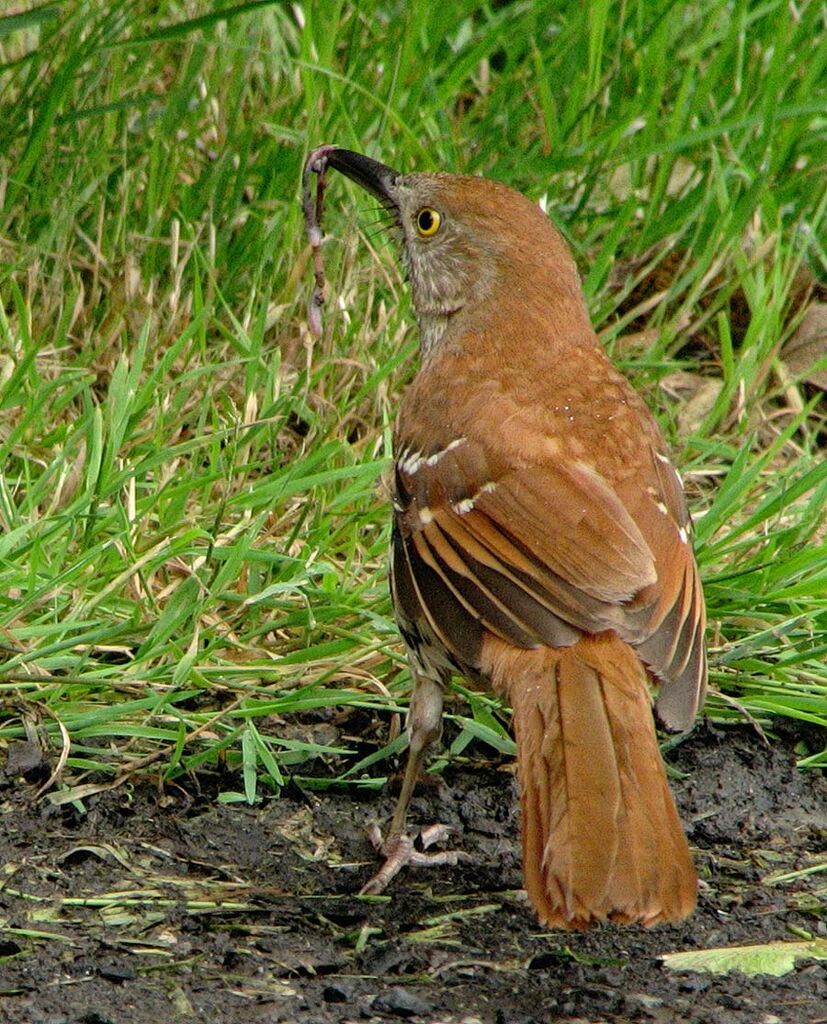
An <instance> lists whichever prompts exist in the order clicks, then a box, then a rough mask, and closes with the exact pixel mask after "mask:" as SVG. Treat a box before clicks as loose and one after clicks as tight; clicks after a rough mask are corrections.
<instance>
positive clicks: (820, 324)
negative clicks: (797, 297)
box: [781, 302, 827, 391]
mask: <svg viewBox="0 0 827 1024" xmlns="http://www.w3.org/2000/svg"><path fill="white" fill-rule="evenodd" d="M781 358H782V359H783V360H784V362H785V363H786V364H787V368H788V369H789V371H790V373H791V374H792V375H793V376H794V377H800V378H801V379H802V380H805V381H807V383H808V384H814V385H815V386H816V387H817V388H821V389H822V390H823V391H827V303H825V302H815V303H813V305H812V306H810V307H809V308H808V309H807V312H806V313H805V314H804V318H803V319H802V321H801V323H800V324H799V325H798V328H797V330H796V332H795V334H793V335H792V337H791V338H789V339H788V340H787V342H786V344H785V345H784V347H783V348H782V350H781ZM817 364H818V366H817Z"/></svg>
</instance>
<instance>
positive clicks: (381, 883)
mask: <svg viewBox="0 0 827 1024" xmlns="http://www.w3.org/2000/svg"><path fill="white" fill-rule="evenodd" d="M450 831H451V829H450V828H449V827H448V826H447V825H429V826H428V827H427V828H424V829H422V831H421V832H420V833H419V841H420V843H421V845H422V849H421V850H417V849H416V848H415V846H414V840H413V839H412V838H411V836H409V835H407V834H405V833H403V834H402V835H399V836H391V837H390V838H389V839H388V841H387V842H385V840H384V839H383V837H382V832H381V830H380V829H379V826H378V825H377V824H376V822H373V823H372V824H371V826H370V828H369V830H368V836H369V838H370V841H371V843H372V845H373V848H374V849H375V850H376V851H377V853H381V854H382V856H383V857H384V858H385V863H384V864H383V865H382V867H381V868H379V870H378V871H377V872H376V874H375V875H374V876H373V877H372V878H370V879H369V880H368V881H367V882H366V883H365V884H364V885H363V886H362V888H361V889H360V890H359V895H360V896H376V895H378V894H379V893H380V892H384V890H385V888H386V887H387V885H388V883H389V882H390V881H391V879H393V878H394V877H395V876H396V875H398V874H399V872H400V871H401V870H402V868H404V867H405V866H406V865H407V864H410V865H411V867H441V866H442V865H443V864H449V865H453V864H458V863H459V861H461V860H471V857H470V856H469V854H467V853H463V852H462V850H434V851H433V852H432V853H428V852H427V850H428V847H429V846H433V845H434V843H440V842H442V841H443V840H445V839H446V838H447V837H448V835H449V833H450Z"/></svg>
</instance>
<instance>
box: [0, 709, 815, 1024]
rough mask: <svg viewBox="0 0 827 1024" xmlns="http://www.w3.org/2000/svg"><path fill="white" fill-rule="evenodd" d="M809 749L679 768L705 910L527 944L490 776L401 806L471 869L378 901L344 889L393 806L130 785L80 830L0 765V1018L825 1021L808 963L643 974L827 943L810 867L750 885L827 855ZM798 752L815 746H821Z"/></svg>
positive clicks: (717, 736) (720, 740) (514, 840)
mask: <svg viewBox="0 0 827 1024" xmlns="http://www.w3.org/2000/svg"><path fill="white" fill-rule="evenodd" d="M804 739H805V740H806V737H804ZM801 741H802V735H801V733H800V732H799V733H794V732H793V731H792V730H791V728H790V727H789V726H781V727H780V733H779V734H777V735H776V737H775V739H774V742H773V744H772V746H771V747H767V746H765V745H764V743H763V742H762V741H761V739H760V738H759V737H758V736H757V735H756V733H755V732H754V731H753V730H751V729H750V728H748V727H745V726H744V727H741V726H739V727H734V728H729V729H726V730H724V729H721V728H713V727H710V726H709V725H702V726H701V727H699V728H698V729H697V730H696V732H695V734H694V735H693V736H691V737H690V738H689V739H688V740H687V741H686V742H684V743H683V744H682V745H681V746H679V747H678V748H677V749H675V750H674V751H673V752H672V754H671V755H670V762H671V763H672V764H673V765H674V767H675V768H677V769H678V770H679V771H680V772H683V773H685V777H684V778H683V779H682V780H679V781H677V782H676V783H675V789H676V792H677V795H678V801H679V804H680V808H681V813H682V816H683V818H684V821H685V822H686V823H687V825H688V832H689V837H690V842H691V844H692V846H693V849H694V850H695V851H696V856H697V861H698V864H699V867H700V871H701V875H702V878H703V880H704V882H703V891H702V893H701V898H700V905H699V909H698V911H697V913H696V914H695V915H694V916H693V917H692V918H691V919H690V920H689V921H688V922H686V923H684V924H682V925H680V926H677V927H659V928H656V929H654V930H651V931H647V930H644V929H641V928H620V927H606V928H603V929H599V930H596V931H593V932H591V933H588V934H567V933H563V932H558V931H553V932H552V931H545V932H544V931H542V930H541V929H540V928H539V927H538V926H537V925H536V923H535V921H534V919H533V917H532V914H531V912H530V910H529V908H528V906H527V905H526V903H525V902H524V899H523V898H522V895H521V893H520V891H519V889H520V862H519V836H518V816H517V799H516V789H515V783H514V779H513V775H512V773H511V771H510V769H509V766H508V764H507V762H505V761H503V762H502V763H500V764H493V763H491V762H490V761H488V762H482V761H480V762H478V763H476V764H472V765H469V766H468V767H463V768H462V769H461V770H460V769H456V768H454V769H449V770H448V771H447V772H446V774H445V776H444V778H443V779H442V781H441V782H439V783H438V784H437V785H436V786H434V787H431V788H430V789H428V788H425V790H424V791H423V792H422V793H421V794H419V795H417V798H416V800H415V802H414V817H415V820H416V821H418V822H420V823H427V822H432V821H434V820H436V819H438V820H441V821H443V822H447V823H448V824H451V825H454V826H456V828H457V834H456V838H457V845H461V846H462V847H463V848H464V849H465V850H467V851H468V852H469V853H470V854H471V855H472V857H473V860H472V861H471V862H469V863H465V864H460V865H458V866H457V867H454V868H440V869H437V870H429V871H427V872H422V871H414V870H409V871H408V872H407V873H406V874H404V875H403V876H402V877H400V878H398V879H397V880H396V881H395V883H394V884H393V885H392V888H391V892H390V895H389V896H388V897H386V898H385V897H383V898H380V899H376V900H371V901H369V900H366V899H360V898H357V897H356V896H355V895H354V893H355V892H356V890H357V889H358V887H359V886H360V884H361V883H362V882H363V881H364V880H365V878H366V877H367V876H368V874H369V872H370V869H371V867H372V866H373V864H374V857H373V853H372V850H371V848H370V846H369V843H368V840H367V838H366V832H365V825H366V823H367V822H368V821H369V820H370V819H372V818H379V819H384V818H386V817H387V816H388V815H389V813H390V810H391V807H392V801H393V797H392V795H391V794H390V793H389V792H387V791H385V792H382V793H379V794H376V793H369V794H366V795H365V794H362V795H361V796H360V795H359V793H358V792H357V793H356V794H354V793H353V792H352V791H348V792H339V793H330V792H325V793H318V792H311V791H308V790H307V789H304V790H300V789H299V788H298V787H297V786H296V785H295V784H292V785H291V786H289V787H288V788H287V789H286V790H284V791H283V793H282V795H281V798H280V799H273V800H270V801H268V802H266V803H264V804H262V805H260V806H257V807H249V806H246V805H232V806H226V805H221V804H218V803H216V801H215V795H216V792H217V791H218V790H219V789H220V788H222V787H223V788H227V784H228V780H227V779H223V780H220V779H216V778H215V777H209V776H204V777H201V778H199V779H196V780H192V782H191V784H190V785H189V786H188V788H187V790H186V791H184V790H183V789H180V788H177V787H167V788H166V789H165V790H164V791H163V792H161V791H159V789H158V788H157V787H153V786H152V785H150V784H149V783H144V784H142V785H141V786H138V787H137V788H134V789H130V790H127V789H125V788H123V787H122V788H120V789H118V790H115V791H112V792H108V793H104V794H101V795H99V796H97V797H94V798H92V799H90V800H89V801H88V812H87V813H86V814H85V815H80V814H78V813H77V812H76V811H75V810H74V809H73V808H71V807H64V808H60V809H55V808H50V807H49V805H48V804H44V803H42V802H41V803H38V804H33V803H32V802H31V796H32V793H33V792H34V790H35V788H36V787H35V785H33V784H31V783H30V782H27V781H26V779H25V778H22V777H21V775H20V774H19V772H16V771H14V770H13V769H19V768H20V765H19V764H16V763H15V759H14V757H13V758H12V763H11V764H8V763H7V765H6V770H5V773H4V774H0V860H1V861H2V864H3V865H4V866H3V868H2V869H0V924H2V925H3V928H4V930H3V932H2V936H0V1022H2V1024H18V1022H26V1024H148V1022H151V1024H164V1022H167V1021H179V1020H180V1021H187V1020H200V1021H210V1022H216V1024H217V1022H222V1024H223V1022H227V1024H236V1022H238V1024H241V1022H244V1024H259V1022H262V1024H264V1022H266V1024H271V1022H277V1021H295V1022H302V1024H313V1022H319V1024H321V1022H325V1024H327V1022H334V1021H335V1022H344V1021H354V1022H355V1021H393V1020H403V1019H407V1020H410V1021H413V1022H434V1024H435V1022H467V1024H471V1022H475V1021H480V1022H489V1021H490V1022H497V1024H531V1022H545V1021H575V1020H576V1021H578V1022H598V1021H606V1022H609V1021H611V1022H622V1021H642V1022H664V1024H665V1022H671V1021H686V1022H698V1024H700V1022H713V1021H714V1022H715V1024H762V1022H763V1024H773V1022H777V1021H781V1022H795V1024H815V1022H818V1021H827V963H825V962H823V961H822V962H820V963H819V962H815V961H807V960H803V961H800V962H799V963H798V965H797V966H796V969H795V970H794V971H793V972H792V973H790V974H788V975H786V976H784V977H781V978H772V977H768V976H759V977H752V978H748V977H745V976H744V975H740V974H734V975H727V976H717V975H704V974H678V973H674V972H671V971H669V970H667V969H666V968H665V967H664V966H663V965H662V964H661V963H660V962H659V960H658V956H659V954H661V953H665V952H668V951H672V950H681V949H693V948H703V947H709V946H720V945H728V944H738V943H740V944H746V943H756V942H763V941H766V940H770V939H794V938H796V937H797V932H796V930H800V929H803V930H805V931H806V932H808V933H813V934H819V935H824V934H825V919H826V918H827V915H825V911H824V906H825V903H826V902H827V887H825V875H824V873H815V874H812V875H810V876H808V877H805V878H802V879H799V880H796V881H794V882H792V883H786V884H781V885H767V884H764V882H763V881H762V880H764V879H766V877H767V876H769V875H773V874H777V873H779V872H782V871H792V870H794V869H796V868H802V867H805V866H807V865H808V864H811V863H812V860H813V857H814V856H816V857H817V856H818V855H819V854H820V855H821V859H822V860H823V859H824V855H825V849H826V848H827V782H825V780H824V779H823V778H822V777H821V776H819V775H816V774H813V773H810V774H802V773H801V772H799V771H797V770H796V768H795V766H794V761H795V753H794V749H793V748H794V746H795V744H796V743H799V744H800V743H801ZM810 741H811V742H810V745H811V747H812V748H814V749H820V747H821V746H822V745H823V741H824V736H823V733H822V734H814V735H813V736H812V737H810ZM799 749H800V748H799ZM30 774H31V773H30ZM229 781H230V782H234V785H233V786H232V788H237V787H238V780H237V779H235V780H229ZM219 783H221V785H219Z"/></svg>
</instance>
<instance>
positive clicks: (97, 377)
mask: <svg viewBox="0 0 827 1024" xmlns="http://www.w3.org/2000/svg"><path fill="white" fill-rule="evenodd" d="M24 6H25V5H23V4H21V5H15V6H14V7H12V8H7V9H6V12H5V13H3V14H2V15H1V16H0V696H1V697H2V708H1V709H0V746H3V745H6V744H8V743H10V742H13V741H16V740H21V739H25V738H28V739H29V740H30V741H32V742H37V743H40V744H41V745H42V746H43V747H44V748H45V749H46V750H47V752H48V756H49V758H50V765H51V770H50V774H49V777H48V778H47V779H45V780H44V781H43V784H42V790H43V791H47V790H48V791H49V794H50V798H51V799H52V800H54V801H57V802H66V801H74V802H76V803H78V802H82V800H83V798H84V796H86V795H87V794H89V793H91V792H94V791H95V790H96V789H98V788H100V787H101V786H103V785H111V784H119V783H122V782H126V783H128V782H129V781H131V780H132V779H134V778H135V777H136V774H137V773H138V772H140V771H147V772H152V773H155V774H158V773H160V774H161V775H162V776H164V777H165V778H174V777H175V776H177V775H181V774H182V773H188V772H192V771H195V770H196V769H198V768H200V767H202V766H204V765H221V766H225V767H229V770H230V775H229V778H230V782H229V783H228V785H227V787H226V792H225V794H224V798H225V799H227V800H234V799H254V798H255V797H256V795H257V793H261V792H263V791H266V790H267V789H274V788H278V786H279V785H280V784H281V783H282V781H283V780H284V778H285V776H286V773H288V772H292V773H297V774H298V775H299V776H301V777H302V778H303V779H304V780H305V784H308V785H317V786H318V785H327V784H331V783H333V782H335V781H336V780H342V779H344V780H345V781H347V782H349V783H353V784H362V785H377V784H379V783H381V781H382V774H383V773H384V772H387V770H388V767H387V764H386V763H385V759H386V757H387V755H388V754H389V753H394V752H396V751H398V750H399V749H400V748H401V747H402V745H403V744H404V739H403V737H402V736H401V735H397V734H396V730H397V729H398V724H399V719H398V717H395V713H396V712H397V711H399V710H400V709H402V708H403V707H404V700H405V695H406V692H407V685H408V678H407V673H406V669H405V664H404V659H403V657H402V652H401V648H400V644H399V641H398V637H397V633H396V629H395V627H394V624H393V621H392V618H391V614H390V606H389V600H388V596H387V590H386V548H387V543H388V509H387V502H386V498H385V495H384V492H383V488H382V486H381V482H380V481H381V476H382V472H383V469H384V468H385V467H386V465H387V461H388V458H389V456H390V440H389V437H390V427H391V423H392V421H393V415H394V409H395V406H396V404H397V399H398V395H399V392H400V389H401V388H402V387H403V385H404V382H405V380H406V379H407V378H408V377H409V376H410V374H411V373H412V372H413V366H414V356H415V352H416V338H415V331H414V329H413V326H412V318H411V315H410V307H409V303H408V299H407V297H406V294H405V287H404V282H403V280H402V278H401V275H400V272H399V270H398V268H397V264H396V262H395V260H394V255H393V250H392V246H391V245H390V244H389V243H388V241H387V235H386V233H384V232H383V231H382V230H381V223H380V220H381V218H379V217H378V214H377V212H376V211H375V209H374V208H373V204H371V202H370V200H366V199H365V197H364V196H363V195H361V194H358V192H357V191H356V190H355V189H354V188H353V187H352V186H351V185H350V184H349V183H346V182H345V180H344V179H342V178H339V177H335V176H332V177H331V182H330V189H329V192H328V203H327V211H326V223H325V226H326V230H327V233H328V240H327V241H326V243H325V256H326V263H327V272H328V295H329V301H328V307H327V310H326V315H325V332H324V337H323V338H322V339H321V340H315V339H313V338H311V337H310V335H309V334H308V331H307V327H306V301H307V298H308V295H309V288H310V280H309V277H310V275H309V266H308V250H307V245H306V241H305V236H304V230H303V224H302V219H301V211H300V205H299V182H300V174H301V168H302V164H303V160H304V158H305V156H306V154H307V152H308V150H309V149H310V148H311V147H313V146H315V145H318V144H320V143H323V142H335V143H338V144H340V145H344V146H347V147H349V148H355V149H359V150H362V151H365V152H367V153H369V154H371V155H373V156H375V157H377V158H380V159H383V160H384V161H385V162H387V163H389V164H392V165H394V166H396V167H398V168H400V169H402V170H413V169H423V170H426V169H430V170H433V169H447V170H452V171H460V172H469V173H484V174H487V175H489V176H492V177H496V178H499V179H501V180H503V181H506V182H508V183H509V184H511V185H513V186H514V187H516V188H518V189H521V190H522V191H524V192H526V193H527V194H529V195H530V196H532V197H533V198H536V199H538V200H541V199H542V200H543V201H544V202H545V203H546V204H547V207H548V211H549V215H550V216H551V217H553V219H554V220H555V222H556V223H557V224H558V225H559V226H560V228H561V229H562V230H563V232H564V233H565V234H566V235H567V237H568V238H569V240H570V242H571V244H572V247H573V249H574V251H575V254H576V257H577V259H578V262H579V265H580V267H581V270H582V273H583V280H584V285H585V289H586V293H587V296H588V301H589V304H590V306H591V309H592V311H593V315H594V321H595V324H596V326H597V327H598V329H599V331H600V333H601V337H602V339H603V340H604V342H605V344H606V345H607V346H608V347H609V349H610V350H611V351H612V352H613V354H614V356H615V358H616V359H617V360H618V361H619V362H620V364H621V365H622V366H623V368H624V369H625V370H626V372H628V373H629V374H630V376H631V377H632V378H633V380H634V381H635V383H636V385H637V386H638V387H640V388H641V390H642V391H643V393H644V394H645V396H646V397H647V400H648V401H649V403H650V405H651V406H652V407H653V409H655V411H656V413H657V415H658V417H659V419H660V421H661V423H662V424H663V426H664V429H665V431H666V432H667V434H668V436H669V437H670V439H671V440H672V441H673V443H674V445H675V450H676V459H677V462H678V464H679V466H680V468H681V470H682V472H683V474H684V477H685V480H686V483H687V488H688V493H689V497H690V501H691V504H692V508H693V512H694V514H695V517H696V526H697V540H698V553H699V559H700V563H701V567H702V572H703V576H704V580H705V586H706V594H707V601H708V606H709V618H710V628H709V643H710V651H711V681H712V685H713V687H714V688H715V689H716V690H717V691H719V693H720V694H721V695H720V696H713V697H712V698H711V700H710V702H709V705H708V712H709V713H710V714H712V715H713V716H715V717H717V718H723V717H730V718H731V717H735V716H738V715H740V714H742V711H741V710H739V709H738V707H736V706H735V705H734V704H733V700H736V701H738V702H740V705H741V706H742V707H743V709H745V711H746V712H747V713H748V714H749V715H751V716H753V717H754V718H755V719H756V720H758V721H759V722H760V723H762V724H763V725H764V726H765V727H769V728H770V729H771V727H772V723H773V721H774V720H775V716H778V715H784V716H788V717H791V718H794V719H798V720H800V721H801V722H802V723H808V724H807V725H806V726H802V742H801V746H800V749H799V753H800V757H801V763H802V765H810V766H815V765H821V766H824V765H825V764H827V749H826V748H825V736H826V735H827V734H825V733H824V732H823V730H822V729H820V728H819V727H824V726H827V665H826V664H825V654H826V653H827V534H826V533H825V522H824V508H825V494H827V460H825V459H824V444H825V423H824V421H825V401H824V394H823V391H822V390H821V388H820V387H819V385H818V383H817V381H818V380H819V378H818V376H817V374H816V375H814V374H813V373H808V372H805V370H806V368H804V369H802V368H801V367H800V366H799V367H798V368H796V367H795V366H794V365H793V362H792V361H791V360H790V359H789V358H788V357H787V353H788V350H789V345H788V342H789V340H790V339H795V338H799V337H800V334H799V333H797V332H798V327H799V323H800V322H801V320H802V318H803V317H804V315H805V312H806V310H807V307H808V305H812V304H815V305H816V306H818V305H819V304H820V303H821V302H822V301H823V300H824V298H825V295H826V294H827V289H825V281H827V229H826V228H825V224H827V220H826V219H825V207H827V173H825V170H826V169H827V26H826V25H825V13H824V8H823V5H822V4H819V3H816V2H806V0H805V2H802V3H790V2H789V0H783V2H782V0H769V2H739V0H732V2H728V3H723V2H719V0H714V2H708V3H689V2H677V3H676V2H666V0H639V2H631V0H629V2H621V3H614V4H613V3H609V2H606V0H604V2H599V0H598V2H593V3H589V4H588V5H581V4H572V3H569V2H562V0H560V2H539V3H538V2H519V0H515V2H510V3H508V2H506V3H491V4H476V3H468V2H459V3H454V4H403V3H390V2H388V3H381V2H363V3H359V4H351V3H345V2H319V3H313V4H292V5H287V4H283V3H272V2H260V3H246V4H232V3H227V2H224V3H219V2H216V3H210V2H200V3H198V2H194V0H191V2H184V0H181V2H171V3H162V4H158V3H151V2H149V0H127V2H119V3H100V2H98V3H93V2H82V0H75V2H67V3H60V4H58V3H45V4H39V5H34V6H31V7H30V9H29V10H22V8H23V7H24ZM822 323H823V321H822ZM822 333H823V332H822ZM813 351H814V352H815V355H814V356H813V357H814V358H816V357H818V355H819V349H818V343H816V344H815V346H814V348H813ZM820 351H821V363H822V368H823V364H824V358H823V352H824V347H822V348H821V350H820ZM458 690H459V693H460V696H462V695H465V696H466V697H467V696H468V695H467V694H465V691H464V690H462V689H461V688H458ZM326 708H327V709H331V710H330V711H329V712H328V713H329V714H338V715H339V717H338V719H337V721H338V722H339V723H340V724H341V723H344V725H343V726H342V731H341V735H347V734H348V725H347V723H348V722H350V721H352V722H353V723H354V726H353V730H352V736H351V739H352V742H351V741H350V740H348V742H346V743H345V742H342V743H340V744H339V745H338V746H336V747H329V746H325V745H324V743H323V742H322V739H320V736H322V733H320V731H319V730H318V729H314V728H313V723H314V722H318V721H319V720H320V719H319V715H320V714H322V713H321V712H319V709H326ZM451 711H452V717H453V722H454V723H455V724H454V726H453V727H452V730H451V731H450V733H449V735H450V738H451V750H450V751H449V753H450V754H451V755H453V756H461V755H462V752H463V750H465V748H466V747H467V745H468V744H469V743H471V742H472V741H476V742H477V743H479V742H480V741H481V742H482V744H483V747H481V748H480V747H479V746H477V747H475V748H474V749H475V750H480V749H481V750H483V752H484V750H485V745H486V744H487V745H488V746H490V747H493V748H495V749H497V750H501V751H509V750H510V749H511V744H510V740H509V739H508V734H507V731H506V728H505V725H504V723H505V722H507V717H506V716H504V715H503V714H502V713H500V712H499V710H498V709H497V707H496V705H495V704H494V703H493V702H492V701H490V700H489V699H488V698H487V697H485V696H471V697H470V700H466V699H457V701H456V702H454V704H453V705H452V708H451ZM298 712H304V713H309V712H315V716H314V715H311V716H310V717H308V715H307V714H305V715H304V717H303V718H302V717H298V718H297V717H296V713H298ZM349 716H352V718H351V717H349ZM377 716H378V720H379V723H380V725H381V726H382V727H381V728H371V729H370V730H369V731H367V732H365V731H364V730H363V731H362V733H359V732H358V731H357V730H356V725H358V723H364V722H369V721H371V720H373V719H376V718H377ZM302 722H303V723H304V725H305V726H306V728H303V727H297V726H296V723H299V725H300V726H301V723H302ZM386 724H387V726H388V727H389V728H387V729H386V728H385V725H386Z"/></svg>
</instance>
